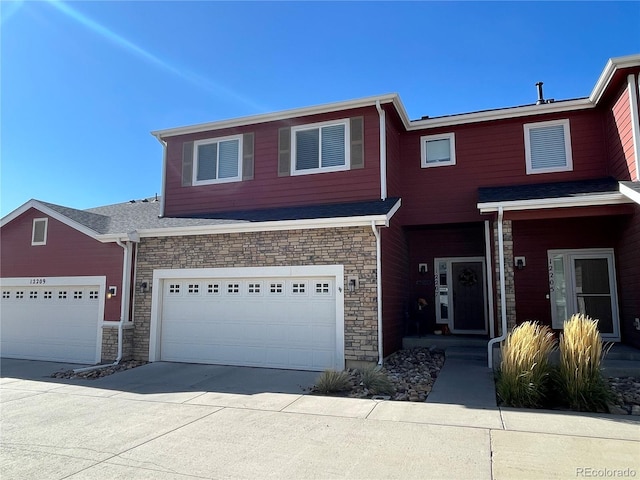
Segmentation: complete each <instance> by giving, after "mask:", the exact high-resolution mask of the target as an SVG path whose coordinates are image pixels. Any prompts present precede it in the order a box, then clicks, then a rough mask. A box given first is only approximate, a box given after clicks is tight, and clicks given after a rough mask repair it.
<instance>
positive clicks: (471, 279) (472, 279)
mask: <svg viewBox="0 0 640 480" xmlns="http://www.w3.org/2000/svg"><path fill="white" fill-rule="evenodd" d="M458 281H459V282H460V285H464V286H465V287H473V286H474V285H476V284H477V283H478V276H477V275H476V272H474V271H473V270H471V269H470V268H465V269H464V270H462V272H460V275H458Z"/></svg>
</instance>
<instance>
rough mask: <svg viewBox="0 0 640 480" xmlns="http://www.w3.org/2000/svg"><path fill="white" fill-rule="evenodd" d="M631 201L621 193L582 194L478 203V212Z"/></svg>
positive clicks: (616, 203) (583, 205) (613, 203)
mask: <svg viewBox="0 0 640 480" xmlns="http://www.w3.org/2000/svg"><path fill="white" fill-rule="evenodd" d="M631 202H632V201H631V200H630V199H629V198H627V197H626V196H624V195H622V194H621V193H617V192H616V193H607V194H597V195H584V196H580V197H558V198H543V199H533V200H511V201H503V202H500V201H499V202H484V203H478V204H477V207H478V210H480V213H482V214H484V213H494V212H497V211H498V210H499V208H500V207H502V210H503V211H505V212H506V211H517V210H540V209H549V208H571V207H594V206H602V205H621V204H626V203H631Z"/></svg>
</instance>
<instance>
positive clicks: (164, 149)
mask: <svg viewBox="0 0 640 480" xmlns="http://www.w3.org/2000/svg"><path fill="white" fill-rule="evenodd" d="M156 139H157V140H158V141H159V142H160V144H161V145H162V186H161V187H160V215H158V217H159V218H163V217H164V198H165V196H166V195H165V190H166V186H167V142H165V141H164V140H162V138H160V137H156Z"/></svg>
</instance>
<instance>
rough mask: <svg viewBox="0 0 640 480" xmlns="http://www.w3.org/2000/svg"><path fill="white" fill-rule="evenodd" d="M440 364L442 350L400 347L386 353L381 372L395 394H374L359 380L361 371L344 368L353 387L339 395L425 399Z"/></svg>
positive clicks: (419, 400) (388, 398) (441, 362)
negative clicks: (387, 378)
mask: <svg viewBox="0 0 640 480" xmlns="http://www.w3.org/2000/svg"><path fill="white" fill-rule="evenodd" d="M443 365H444V352H443V351H442V350H437V349H432V348H414V349H411V350H400V351H398V352H395V353H394V354H392V355H391V356H389V357H388V358H387V359H386V360H385V363H384V367H383V368H382V372H384V373H386V374H387V376H388V377H389V379H390V380H391V382H392V383H393V386H394V387H395V391H396V393H395V394H394V395H377V394H375V393H374V392H370V391H369V390H367V388H366V387H365V386H364V385H363V384H362V374H361V372H360V371H359V370H358V369H348V370H347V373H348V374H349V376H350V380H351V385H352V387H351V390H350V391H348V392H346V393H342V395H346V396H349V397H354V398H375V399H384V400H398V401H409V402H424V401H425V399H426V398H427V396H428V395H429V392H431V389H432V388H433V383H434V382H435V380H436V378H437V376H438V373H439V372H440V369H441V368H442V366H443ZM312 391H313V389H312Z"/></svg>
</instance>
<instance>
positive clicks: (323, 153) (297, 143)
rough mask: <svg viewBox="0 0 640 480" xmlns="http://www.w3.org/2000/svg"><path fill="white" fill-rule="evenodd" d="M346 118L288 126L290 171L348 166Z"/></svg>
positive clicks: (299, 172)
mask: <svg viewBox="0 0 640 480" xmlns="http://www.w3.org/2000/svg"><path fill="white" fill-rule="evenodd" d="M349 145H350V140H349V120H339V121H333V122H324V123H315V124H310V125H301V126H299V127H292V128H291V174H292V175H304V174H308V173H320V172H336V171H340V170H348V169H349V158H350V152H349Z"/></svg>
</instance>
